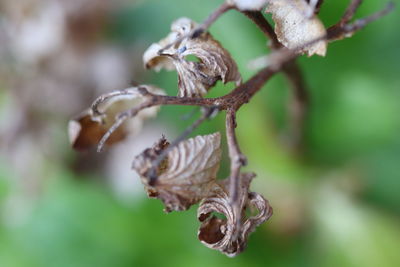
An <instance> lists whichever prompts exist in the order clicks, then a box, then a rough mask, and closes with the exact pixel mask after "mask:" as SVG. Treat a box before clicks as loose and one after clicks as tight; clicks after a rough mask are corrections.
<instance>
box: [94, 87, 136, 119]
mask: <svg viewBox="0 0 400 267" xmlns="http://www.w3.org/2000/svg"><path fill="white" fill-rule="evenodd" d="M127 95H132V96H135V95H138V92H137V90H134V89H129V88H128V89H124V90H117V91H112V92H110V93H107V94H104V95H101V96H99V97H98V98H96V100H95V101H94V102H93V104H92V106H91V109H92V113H93V115H95V116H100V115H102V114H103V112H101V111H99V106H100V105H101V104H103V103H104V102H107V101H108V100H110V99H111V98H114V97H117V96H127Z"/></svg>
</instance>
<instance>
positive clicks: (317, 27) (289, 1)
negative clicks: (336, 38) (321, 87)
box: [266, 0, 328, 56]
mask: <svg viewBox="0 0 400 267" xmlns="http://www.w3.org/2000/svg"><path fill="white" fill-rule="evenodd" d="M266 12H268V13H271V14H272V19H273V20H274V22H275V33H276V35H277V37H278V40H279V41H280V42H281V43H282V44H283V45H284V46H285V47H287V48H289V49H298V48H301V49H300V52H301V53H307V54H308V56H312V55H314V54H317V55H320V56H325V54H326V49H327V45H328V42H327V41H326V40H321V41H318V42H315V43H313V41H315V40H317V39H319V38H321V37H324V36H326V29H325V27H324V25H323V24H322V22H321V21H320V20H319V18H318V17H317V16H316V15H314V14H313V12H311V13H310V6H309V5H308V3H307V2H306V1H305V0H271V1H269V3H268V5H267V9H266ZM309 43H312V44H309ZM307 44H309V45H307Z"/></svg>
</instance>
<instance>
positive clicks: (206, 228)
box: [197, 173, 272, 257]
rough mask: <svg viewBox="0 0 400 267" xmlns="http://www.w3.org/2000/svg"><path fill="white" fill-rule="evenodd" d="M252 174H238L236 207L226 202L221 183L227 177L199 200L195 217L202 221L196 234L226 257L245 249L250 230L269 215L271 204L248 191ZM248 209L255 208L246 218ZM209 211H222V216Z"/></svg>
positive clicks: (227, 199) (228, 201)
mask: <svg viewBox="0 0 400 267" xmlns="http://www.w3.org/2000/svg"><path fill="white" fill-rule="evenodd" d="M254 176H255V175H254V174H252V173H243V174H242V175H241V186H240V192H239V207H238V208H237V207H234V206H232V204H231V202H230V198H229V191H228V190H227V188H228V187H227V185H226V184H225V183H226V181H227V180H224V181H223V183H220V187H219V190H215V192H216V194H215V195H214V196H211V197H208V198H206V199H204V200H203V201H202V202H201V203H200V206H199V209H198V211H197V217H198V219H199V221H200V222H202V224H201V226H200V229H199V232H198V238H199V240H200V241H201V242H202V243H203V244H204V245H206V246H207V247H209V248H212V249H216V250H219V251H221V252H222V253H224V254H226V255H227V256H229V257H233V256H236V255H237V254H239V253H240V252H242V251H243V250H244V249H245V247H246V245H247V239H248V236H249V235H250V233H252V232H253V231H254V230H255V229H256V227H257V226H259V225H260V224H262V223H263V222H265V221H266V220H268V219H269V218H270V217H271V215H272V208H271V207H270V206H269V203H268V201H267V200H265V199H264V198H263V197H262V196H261V195H259V194H257V193H255V192H249V185H250V182H251V180H252V179H253V177H254ZM248 209H256V210H257V211H258V214H257V215H254V216H251V217H248V218H247V217H246V211H247V210H248ZM213 213H219V214H222V215H223V216H224V217H225V219H221V218H218V217H217V216H215V215H213Z"/></svg>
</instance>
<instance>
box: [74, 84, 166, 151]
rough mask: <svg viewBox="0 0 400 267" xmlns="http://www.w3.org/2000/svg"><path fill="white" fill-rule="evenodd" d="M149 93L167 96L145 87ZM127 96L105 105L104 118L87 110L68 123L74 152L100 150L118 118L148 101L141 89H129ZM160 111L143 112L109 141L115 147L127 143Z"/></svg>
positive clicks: (101, 111)
mask: <svg viewBox="0 0 400 267" xmlns="http://www.w3.org/2000/svg"><path fill="white" fill-rule="evenodd" d="M142 87H145V88H146V89H147V90H148V91H149V92H152V93H157V94H163V91H162V90H161V89H159V88H156V87H154V86H149V85H145V86H142ZM124 91H126V92H127V94H123V95H120V96H116V97H113V98H111V99H110V100H108V101H105V102H104V103H102V104H101V105H100V106H99V107H98V109H99V111H100V113H101V114H102V115H95V114H93V111H92V110H91V109H87V110H85V111H84V112H82V113H81V114H80V115H78V116H77V117H76V118H74V119H72V120H70V121H69V123H68V136H69V141H70V144H71V146H72V147H73V148H74V149H78V150H85V149H89V148H91V147H93V146H96V145H97V144H98V143H99V141H100V140H101V138H102V137H103V135H104V134H105V133H106V132H107V131H108V129H109V128H110V127H111V126H112V125H113V124H114V122H115V118H116V116H117V115H118V114H119V113H120V112H123V111H125V110H128V109H130V108H133V107H135V106H137V105H139V104H141V103H143V102H144V101H146V99H147V98H146V97H144V96H143V95H142V94H140V92H139V90H138V88H137V87H132V88H128V89H125V90H124ZM158 109H159V107H151V108H148V109H144V110H142V111H140V112H139V113H138V114H137V116H135V117H134V118H133V119H132V120H129V121H126V122H125V123H124V124H123V125H121V127H119V128H118V129H117V130H115V131H114V132H113V133H112V134H111V136H110V138H109V139H108V140H107V142H106V144H107V145H112V144H114V143H116V142H118V141H121V140H123V139H124V138H125V137H126V136H127V135H128V134H136V133H137V132H138V131H140V129H141V128H142V124H143V120H145V119H147V118H151V117H154V116H155V115H156V114H157V112H158Z"/></svg>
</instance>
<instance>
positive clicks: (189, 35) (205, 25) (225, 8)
mask: <svg viewBox="0 0 400 267" xmlns="http://www.w3.org/2000/svg"><path fill="white" fill-rule="evenodd" d="M231 9H233V5H231V4H230V3H228V2H224V3H222V4H221V5H220V6H219V7H218V8H217V9H216V10H214V11H213V12H212V13H211V14H210V15H209V16H208V18H207V19H206V20H204V21H203V23H201V24H200V25H198V26H197V27H196V28H194V29H193V30H192V31H190V32H189V33H187V34H185V35H183V36H181V37H179V38H178V39H176V40H175V41H174V42H172V43H170V44H168V45H166V46H164V47H163V48H161V49H160V51H158V54H159V55H162V54H163V52H164V51H165V50H167V49H169V48H171V47H172V46H173V45H175V44H178V43H180V42H182V41H183V40H184V39H186V38H197V37H198V36H200V35H201V34H202V33H203V32H205V31H207V29H208V28H209V27H210V26H211V25H212V24H213V23H214V22H215V21H216V20H217V19H218V18H219V17H220V16H221V15H222V14H224V13H226V12H227V11H229V10H231Z"/></svg>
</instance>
